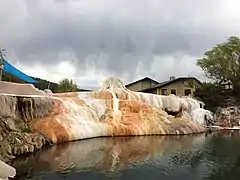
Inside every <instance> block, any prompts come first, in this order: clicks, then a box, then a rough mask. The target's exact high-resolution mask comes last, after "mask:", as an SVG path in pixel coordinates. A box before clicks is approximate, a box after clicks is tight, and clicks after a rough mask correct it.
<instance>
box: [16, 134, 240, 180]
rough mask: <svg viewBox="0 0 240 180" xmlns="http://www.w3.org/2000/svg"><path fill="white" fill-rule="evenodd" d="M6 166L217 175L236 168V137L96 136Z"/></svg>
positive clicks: (53, 174)
mask: <svg viewBox="0 0 240 180" xmlns="http://www.w3.org/2000/svg"><path fill="white" fill-rule="evenodd" d="M12 165H13V166H14V167H16V169H17V173H18V175H17V177H16V179H51V180H52V179H60V180H61V179H88V180H89V179H98V180H99V179H106V178H107V179H147V178H148V179H159V178H164V179H167V180H168V179H184V180H187V179H189V180H190V179H221V178H224V177H225V175H228V176H229V175H230V174H229V173H230V172H231V171H234V172H235V171H236V170H239V169H238V168H240V137H239V135H236V134H233V135H232V136H231V137H230V136H229V134H220V135H219V134H214V135H208V136H206V135H204V134H202V135H197V136H181V137H176V136H175V137H174V136H171V137H161V136H142V137H116V138H96V139H90V140H84V141H78V142H72V143H67V144H61V145H56V146H53V147H51V148H48V149H46V150H43V151H41V152H38V153H35V154H34V155H30V156H28V157H22V158H18V159H16V160H15V161H13V162H12ZM233 166H237V169H234V167H233ZM228 171H230V172H228ZM236 173H237V171H236ZM238 174H239V175H240V172H239V173H238ZM226 177H227V176H226ZM231 179H234V177H233V178H231Z"/></svg>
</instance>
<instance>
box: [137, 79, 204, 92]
mask: <svg viewBox="0 0 240 180" xmlns="http://www.w3.org/2000/svg"><path fill="white" fill-rule="evenodd" d="M188 79H192V80H195V81H197V82H198V83H199V84H202V82H201V81H199V80H198V79H197V78H195V77H179V78H176V79H173V80H169V81H164V82H161V83H159V84H156V85H155V86H152V87H149V88H146V89H142V90H141V91H147V90H152V89H155V88H160V87H164V86H166V85H169V84H171V83H174V82H176V81H180V80H188Z"/></svg>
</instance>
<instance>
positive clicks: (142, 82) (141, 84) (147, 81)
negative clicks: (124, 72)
mask: <svg viewBox="0 0 240 180" xmlns="http://www.w3.org/2000/svg"><path fill="white" fill-rule="evenodd" d="M157 84H159V82H158V81H155V80H153V79H151V78H149V77H145V78H142V79H139V80H137V81H134V82H132V83H130V84H127V85H125V87H126V88H128V89H130V90H132V91H141V90H143V89H147V88H150V87H153V86H155V85H157Z"/></svg>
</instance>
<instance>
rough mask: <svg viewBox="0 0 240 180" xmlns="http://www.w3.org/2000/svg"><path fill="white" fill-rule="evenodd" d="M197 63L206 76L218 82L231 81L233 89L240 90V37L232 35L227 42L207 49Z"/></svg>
mask: <svg viewBox="0 0 240 180" xmlns="http://www.w3.org/2000/svg"><path fill="white" fill-rule="evenodd" d="M197 65H198V66H200V67H201V68H202V69H203V71H204V72H205V74H206V76H207V77H208V78H210V79H213V80H215V82H217V83H220V84H221V83H227V82H230V83H231V84H232V86H233V90H235V92H238V91H239V90H240V39H239V38H238V37H235V36H231V37H230V38H228V39H227V41H226V42H224V43H222V44H217V45H216V46H215V47H213V48H212V50H210V51H207V52H206V53H205V54H204V57H203V58H202V59H198V61H197Z"/></svg>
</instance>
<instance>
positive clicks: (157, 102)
mask: <svg viewBox="0 0 240 180" xmlns="http://www.w3.org/2000/svg"><path fill="white" fill-rule="evenodd" d="M20 94H21V92H20ZM1 109H4V110H2V111H1ZM199 113H200V115H199ZM0 117H2V118H4V121H5V122H8V123H7V124H8V126H9V127H11V131H13V132H16V131H17V132H21V131H23V130H21V131H19V129H24V128H25V129H26V128H29V129H30V131H33V132H35V133H41V134H42V135H44V136H45V137H47V139H48V140H50V141H52V142H53V143H60V142H65V141H72V140H80V139H85V138H93V137H100V136H130V135H179V134H192V133H200V132H203V131H205V128H204V125H205V124H206V122H207V121H206V120H208V119H211V118H212V114H211V113H210V112H209V111H206V110H204V109H201V108H200V105H199V103H198V102H197V101H196V100H194V99H192V98H189V97H185V98H180V97H177V96H174V95H170V96H160V95H155V94H147V93H139V92H133V91H130V90H128V89H126V88H125V87H124V86H123V83H122V82H121V81H120V80H119V79H117V78H114V77H111V78H108V79H107V80H105V82H104V83H103V86H102V88H101V89H100V90H99V91H95V92H80V93H59V94H51V93H49V94H47V95H45V96H38V97H36V96H24V97H18V96H13V95H0ZM43 144H44V143H43Z"/></svg>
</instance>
